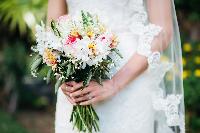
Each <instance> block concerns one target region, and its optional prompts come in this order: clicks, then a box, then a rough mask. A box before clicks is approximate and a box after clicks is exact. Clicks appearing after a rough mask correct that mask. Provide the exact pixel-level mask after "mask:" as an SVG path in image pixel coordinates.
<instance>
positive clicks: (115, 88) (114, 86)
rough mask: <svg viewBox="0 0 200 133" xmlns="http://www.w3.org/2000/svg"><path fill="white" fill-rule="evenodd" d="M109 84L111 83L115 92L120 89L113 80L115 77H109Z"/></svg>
mask: <svg viewBox="0 0 200 133" xmlns="http://www.w3.org/2000/svg"><path fill="white" fill-rule="evenodd" d="M110 84H111V87H112V89H114V91H115V93H118V92H119V91H120V87H119V85H118V84H117V82H116V81H115V79H113V78H112V79H110Z"/></svg>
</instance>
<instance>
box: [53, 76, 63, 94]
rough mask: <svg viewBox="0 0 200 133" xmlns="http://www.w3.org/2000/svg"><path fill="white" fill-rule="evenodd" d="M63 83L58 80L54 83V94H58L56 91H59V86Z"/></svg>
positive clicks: (61, 80)
mask: <svg viewBox="0 0 200 133" xmlns="http://www.w3.org/2000/svg"><path fill="white" fill-rule="evenodd" d="M63 81H64V80H63V79H58V80H57V81H56V84H55V93H57V92H58V89H59V87H60V85H61V84H62V83H63Z"/></svg>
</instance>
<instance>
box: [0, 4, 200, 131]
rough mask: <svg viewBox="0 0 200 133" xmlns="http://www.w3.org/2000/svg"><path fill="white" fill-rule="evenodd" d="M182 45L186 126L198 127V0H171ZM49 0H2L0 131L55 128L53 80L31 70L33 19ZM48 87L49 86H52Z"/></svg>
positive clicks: (38, 18) (42, 15) (43, 12)
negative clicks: (174, 5) (48, 81)
mask: <svg viewBox="0 0 200 133" xmlns="http://www.w3.org/2000/svg"><path fill="white" fill-rule="evenodd" d="M175 4H176V10H177V16H178V21H179V26H180V31H181V39H182V48H183V66H184V72H183V79H184V89H185V104H186V130H187V132H188V133H200V8H199V7H200V6H199V5H200V0H175ZM46 9H47V0H0V133H53V130H54V129H53V128H54V111H55V96H54V93H53V88H52V86H51V85H46V84H45V82H44V81H43V80H42V79H40V80H39V79H34V78H32V77H31V75H30V70H29V67H30V65H29V64H30V61H31V57H30V53H31V50H30V47H31V45H32V44H34V43H35V42H34V34H33V33H34V25H35V24H36V23H38V22H40V21H41V20H45V19H46ZM51 88H52V89H51Z"/></svg>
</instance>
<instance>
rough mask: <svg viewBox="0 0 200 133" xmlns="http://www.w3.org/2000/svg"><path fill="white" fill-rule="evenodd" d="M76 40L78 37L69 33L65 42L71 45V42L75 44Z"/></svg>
mask: <svg viewBox="0 0 200 133" xmlns="http://www.w3.org/2000/svg"><path fill="white" fill-rule="evenodd" d="M75 42H76V37H75V36H71V35H69V36H68V38H67V40H66V42H65V44H66V45H71V44H74V43H75Z"/></svg>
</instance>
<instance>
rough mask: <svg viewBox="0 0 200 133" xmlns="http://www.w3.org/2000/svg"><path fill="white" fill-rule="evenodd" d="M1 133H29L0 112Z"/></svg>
mask: <svg viewBox="0 0 200 133" xmlns="http://www.w3.org/2000/svg"><path fill="white" fill-rule="evenodd" d="M0 132H1V133H28V132H27V131H26V129H24V128H23V127H22V126H21V125H20V124H19V123H17V122H16V121H15V120H14V119H13V118H12V117H11V116H9V115H8V114H7V113H5V112H3V111H1V110H0Z"/></svg>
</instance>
